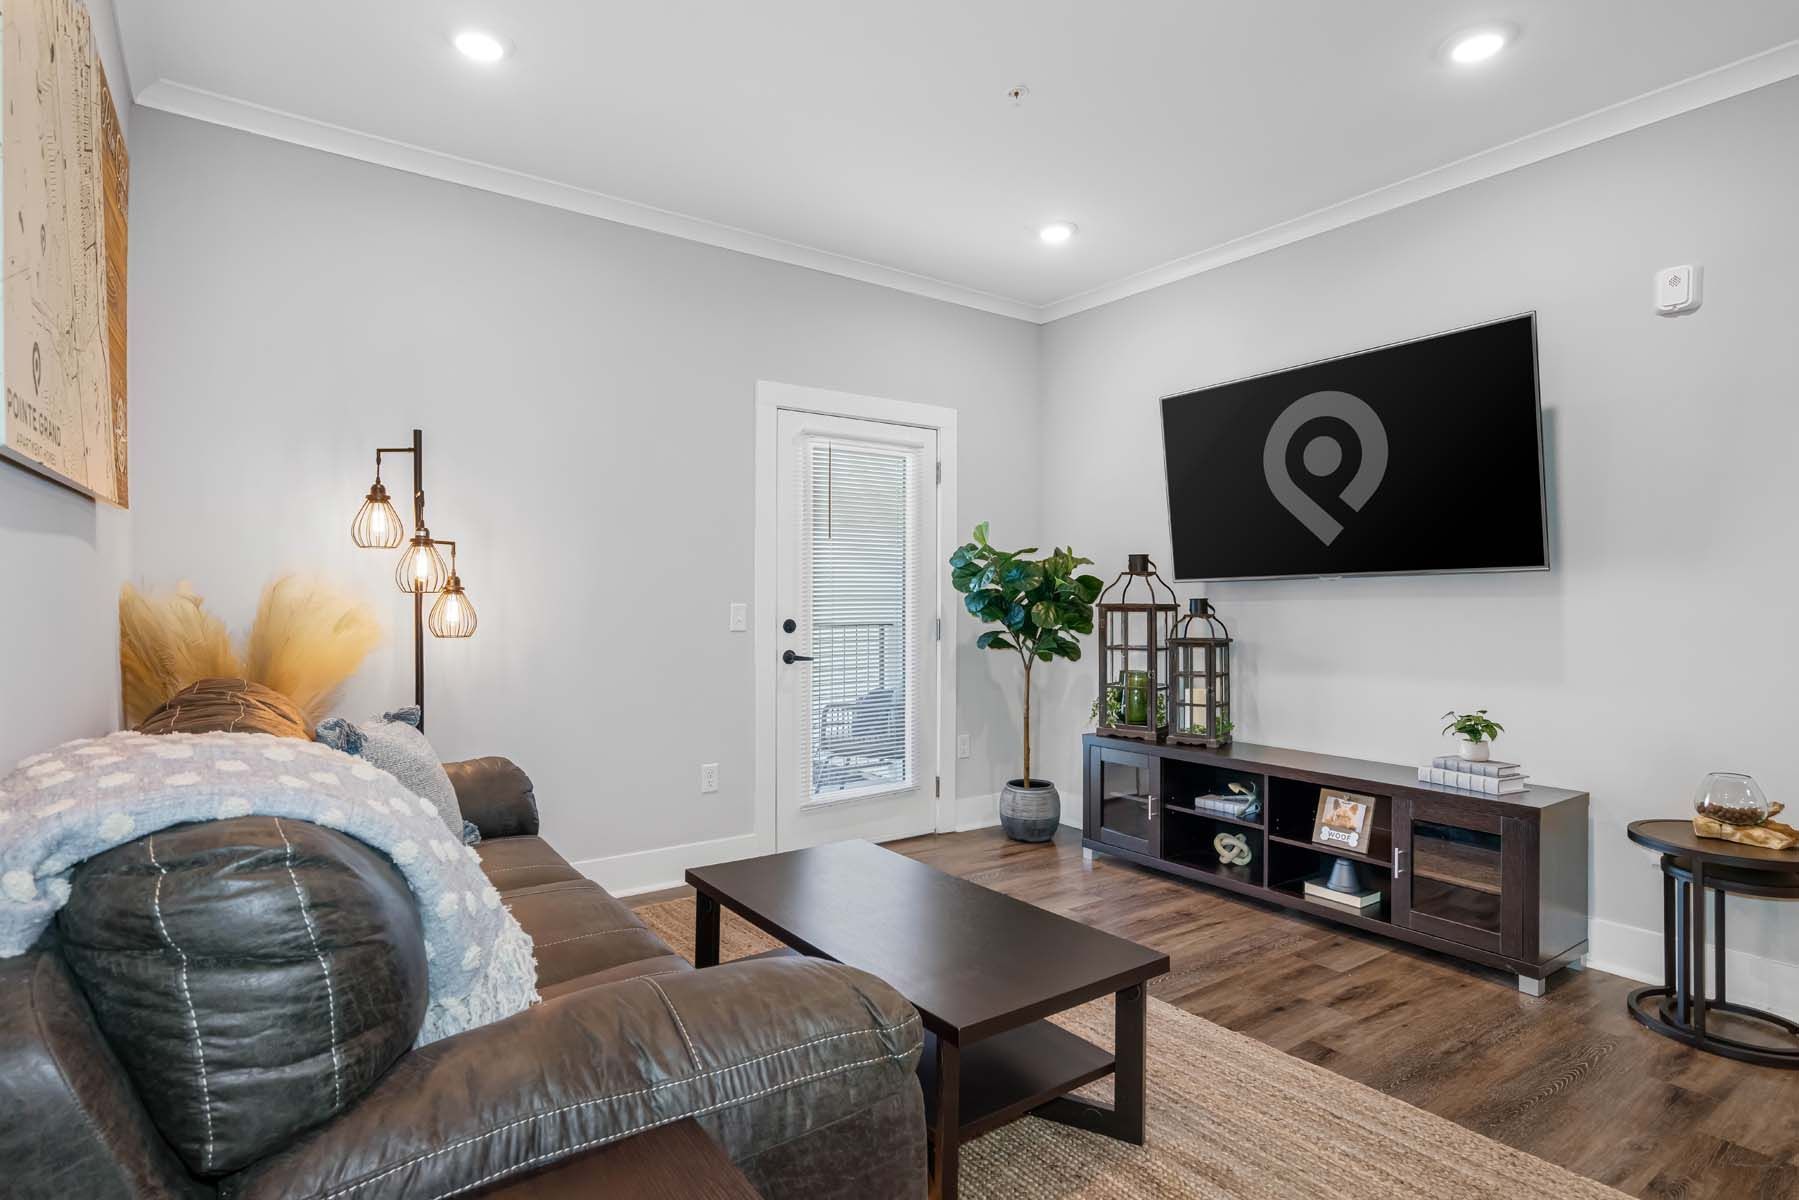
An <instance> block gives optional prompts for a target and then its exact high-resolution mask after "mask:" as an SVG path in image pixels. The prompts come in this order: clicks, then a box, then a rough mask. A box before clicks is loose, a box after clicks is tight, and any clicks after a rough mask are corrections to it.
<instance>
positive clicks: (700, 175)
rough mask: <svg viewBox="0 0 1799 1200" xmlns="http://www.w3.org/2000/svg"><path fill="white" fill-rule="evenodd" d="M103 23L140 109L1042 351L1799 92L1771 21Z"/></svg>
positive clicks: (1035, 13) (1242, 17)
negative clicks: (1459, 48)
mask: <svg viewBox="0 0 1799 1200" xmlns="http://www.w3.org/2000/svg"><path fill="white" fill-rule="evenodd" d="M115 7H116V9H117V11H118V16H119V24H120V30H121V35H122V40H123V43H124V47H125V53H126V61H127V65H128V68H129V71H130V75H131V85H132V88H133V90H134V92H135V94H136V96H137V98H138V100H139V102H140V103H143V104H147V105H151V106H154V107H161V108H167V109H170V110H173V111H178V112H186V113H188V114H189V115H194V116H200V117H203V118H205V119H210V120H216V121H220V122H222V123H225V124H231V125H237V126H240V127H243V128H250V129H255V130H257V131H258V132H264V133H271V134H274V135H276V136H282V137H288V138H291V139H292V140H295V141H300V142H302V143H306V144H311V145H317V146H321V147H323V148H327V149H333V150H336V151H338V152H341V153H349V154H353V155H356V156H358V157H364V158H370V159H373V160H376V161H387V162H391V163H392V164H393V165H396V166H401V167H404V168H406V169H411V170H419V171H423V172H425V173H427V174H435V175H441V176H444V177H447V178H453V179H459V180H461V181H462V182H467V183H472V184H474V185H476V186H484V187H491V188H493V189H494V190H499V191H508V192H512V193H514V194H520V195H527V196H531V197H532V198H535V199H541V200H545V201H547V202H550V203H557V204H562V205H564V206H565V207H572V208H578V209H583V210H586V211H592V212H597V213H599V214H601V215H604V216H608V217H612V218H615V219H620V220H626V221H630V222H631V223H634V224H641V225H647V226H649V227H651V228H661V229H665V230H667V231H669V232H674V233H678V234H682V235H684V236H691V237H697V238H699V239H700V240H704V241H712V242H715V243H718V244H723V245H734V246H736V247H738V248H740V249H747V250H750V251H751V252H754V253H764V254H767V255H769V256H770V257H776V258H784V259H786V260H788V261H797V262H805V263H807V264H808V265H813V266H820V267H823V268H824V269H827V270H836V271H839V272H840V273H843V274H849V275H855V276H857V277H861V278H871V279H875V280H876V281H878V282H884V283H889V284H893V285H895V286H900V287H906V288H908V289H910V290H914V291H920V292H924V293H926V294H933V295H941V296H943V297H945V298H947V299H953V300H957V301H959V302H962V303H969V304H974V305H976V306H978V307H983V308H988V309H992V310H994V311H1000V312H1007V313H1010V314H1012V315H1016V316H1023V317H1026V318H1027V319H1038V320H1041V319H1045V318H1047V317H1053V316H1057V315H1061V314H1062V313H1065V312H1071V311H1078V310H1079V309H1080V308H1082V307H1086V306H1088V305H1089V304H1091V303H1097V302H1099V301H1102V300H1104V299H1108V298H1111V297H1113V296H1116V295H1122V294H1128V293H1129V292H1130V291H1133V290H1140V289H1141V288H1142V287H1143V286H1148V285H1150V284H1153V283H1156V282H1161V281H1163V280H1164V279H1166V278H1173V277H1178V276H1179V275H1182V274H1190V273H1192V271H1193V270H1196V269H1203V268H1204V267H1205V266H1207V265H1209V264H1211V263H1214V262H1217V261H1225V260H1228V259H1229V258H1232V257H1241V256H1242V254H1244V253H1248V252H1253V251H1254V250H1257V249H1261V248H1266V246H1268V245H1272V244H1279V243H1281V242H1283V241H1290V240H1293V238H1294V237H1297V236H1304V235H1305V234H1306V233H1309V232H1316V231H1317V230H1318V229H1320V228H1328V227H1330V226H1332V225H1335V224H1341V223H1343V222H1344V221H1346V220H1351V219H1355V218H1356V217H1359V216H1363V215H1367V214H1368V213H1369V212H1371V211H1379V210H1381V209H1384V208H1390V207H1393V206H1394V205H1395V204H1397V203H1403V202H1406V201H1408V200H1412V199H1417V198H1419V197H1420V196H1422V195H1427V194H1430V193H1431V192H1434V191H1441V190H1443V189H1444V188H1446V187H1450V186H1455V185H1456V184H1458V183H1462V182H1467V181H1468V180H1469V179H1471V178H1478V177H1481V176H1483V175H1487V174H1492V173H1494V172H1495V171H1497V170H1502V169H1506V168H1508V167H1510V166H1516V165H1519V164H1520V163H1521V162H1525V161H1532V160H1534V159H1536V158H1541V157H1544V156H1545V155H1547V154H1549V153H1555V152H1558V151H1560V150H1564V149H1568V148H1570V147H1571V146H1573V145H1578V144H1582V143H1584V142H1586V141H1591V140H1594V139H1595V138H1597V137H1600V136H1605V135H1607V134H1610V133H1615V132H1618V131H1619V130H1621V129H1625V128H1630V127H1633V126H1634V125H1638V124H1642V123H1644V122H1645V121H1648V120H1654V119H1659V118H1660V117H1662V116H1666V115H1670V114H1671V113H1672V112H1676V111H1681V110H1683V109H1685V108H1690V107H1693V106H1695V105H1696V104H1699V103H1705V102H1709V101H1710V100H1715V99H1719V98H1721V97H1722V96H1725V95H1729V94H1734V93H1735V92H1737V91H1741V90H1744V89H1746V88H1747V87H1751V86H1758V85H1760V84H1763V83H1767V82H1771V81H1773V80H1774V79H1778V78H1782V77H1785V76H1787V75H1792V74H1799V3H1794V2H1793V0H1703V2H1696V0H1357V2H1353V3H1352V2H1348V0H1110V2H1107V3H1101V2H1098V0H907V2H905V3H887V4H874V3H860V2H848V3H846V2H844V0H760V2H759V3H742V2H740V0H710V2H706V0H656V2H655V3H652V4H623V3H602V2H599V0H373V2H371V0H304V2H300V0H115ZM1493 20H1502V21H1506V22H1510V23H1513V24H1515V25H1516V26H1518V27H1519V28H1520V30H1521V36H1520V37H1519V38H1518V40H1517V42H1516V43H1515V45H1514V46H1513V47H1512V48H1511V49H1509V50H1508V51H1506V52H1505V53H1504V54H1502V55H1501V56H1500V57H1498V58H1497V59H1494V60H1492V61H1491V62H1489V63H1486V64H1484V65H1482V66H1479V67H1476V68H1455V67H1451V66H1449V65H1447V64H1446V63H1444V62H1443V61H1441V59H1440V57H1439V56H1438V55H1437V53H1436V51H1437V50H1438V48H1439V47H1440V46H1441V44H1442V43H1443V41H1444V40H1445V39H1446V38H1447V37H1449V36H1450V35H1451V34H1452V33H1454V32H1456V31H1458V30H1460V29H1462V28H1465V27H1467V26H1471V25H1475V24H1479V23H1482V22H1486V21H1493ZM469 26H475V27H481V28H486V29H490V30H492V31H494V32H496V33H499V34H502V35H503V36H505V37H507V38H509V39H511V41H512V42H513V43H514V44H515V52H514V53H513V55H512V56H511V57H510V58H508V59H507V60H505V61H504V62H502V63H501V64H499V65H498V66H495V67H485V68H484V67H480V66H476V65H474V64H472V63H470V62H468V61H467V60H465V59H463V58H462V57H461V56H459V55H458V54H457V53H456V52H455V51H454V49H453V48H452V47H451V46H450V44H449V37H450V34H451V33H453V32H454V31H456V30H458V29H461V28H465V27H469ZM1745 59H1753V60H1754V61H1751V62H1743V61H1742V60H1745ZM1731 64H1736V65H1735V66H1732V65H1731ZM1720 68H1725V69H1723V70H1720ZM1700 76H1703V77H1704V78H1700V79H1697V80H1695V77H1700ZM1682 81H1693V82H1688V83H1685V84H1684V85H1683V84H1682ZM1016 83H1025V84H1028V85H1029V87H1030V95H1029V96H1028V97H1027V98H1026V100H1025V101H1024V102H1023V103H1022V104H1020V105H1016V106H1015V105H1013V104H1012V103H1011V102H1010V101H1009V100H1008V99H1007V98H1006V95H1005V93H1006V90H1007V89H1008V88H1009V87H1010V86H1012V85H1013V84H1016ZM1673 85H1681V86H1673ZM1649 93H1657V94H1655V95H1650V96H1648V98H1647V99H1641V100H1638V99H1637V98H1640V97H1645V95H1646V94H1649ZM1633 100H1635V101H1636V103H1633V104H1626V103H1625V102H1627V101H1633ZM1602 110H1603V111H1602ZM1592 114H1597V115H1592ZM294 118H304V119H303V120H296V119H294ZM1580 118H1585V119H1584V120H1577V119H1580ZM1543 131H1549V132H1547V133H1545V132H1543ZM363 135H373V136H363ZM1532 135H1536V136H1532ZM1519 139H1524V140H1523V141H1520V140H1519ZM1495 148H1498V149H1495ZM1471 156H1474V157H1473V158H1472V159H1471ZM491 168H501V169H502V170H492V169H491ZM1369 193H1374V195H1369ZM1051 219H1064V220H1069V221H1073V222H1075V223H1076V224H1078V225H1079V227H1080V233H1079V235H1078V236H1077V237H1076V238H1075V239H1074V240H1073V241H1072V242H1070V243H1068V244H1067V245H1065V246H1062V247H1059V248H1051V247H1046V246H1043V245H1042V244H1040V243H1039V242H1038V240H1037V238H1036V236H1035V229H1036V227H1037V226H1038V225H1039V224H1041V223H1043V222H1045V221H1048V220H1051Z"/></svg>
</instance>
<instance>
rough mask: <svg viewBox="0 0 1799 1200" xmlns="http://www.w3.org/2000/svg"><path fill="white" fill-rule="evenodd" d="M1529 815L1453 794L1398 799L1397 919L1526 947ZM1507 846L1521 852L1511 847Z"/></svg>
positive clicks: (1480, 941) (1510, 948)
mask: <svg viewBox="0 0 1799 1200" xmlns="http://www.w3.org/2000/svg"><path fill="white" fill-rule="evenodd" d="M1528 836H1529V830H1528V828H1527V827H1526V826H1525V824H1524V822H1521V821H1519V820H1516V819H1515V818H1510V817H1501V816H1499V815H1497V814H1495V813H1492V812H1488V811H1485V810H1483V809H1480V808H1476V807H1474V806H1473V805H1470V804H1467V803H1465V802H1458V801H1454V800H1432V799H1425V798H1423V797H1414V798H1411V799H1405V798H1397V797H1396V798H1395V799H1394V801H1393V921H1394V923H1395V924H1404V925H1406V926H1407V927H1408V928H1411V929H1414V930H1417V931H1418V932H1419V933H1428V934H1431V935H1432V936H1434V937H1440V938H1445V939H1447V940H1449V941H1452V942H1459V943H1461V944H1462V945H1464V946H1472V947H1474V948H1476V949H1479V950H1490V951H1493V952H1494V953H1499V954H1506V955H1511V956H1514V957H1515V956H1518V955H1520V954H1521V953H1522V951H1523V947H1524V925H1523V916H1524V906H1523V903H1522V897H1523V893H1524V888H1523V887H1522V883H1523V881H1522V880H1520V879H1517V878H1514V875H1515V874H1516V873H1517V871H1518V868H1517V866H1516V865H1515V864H1516V863H1518V862H1519V861H1521V860H1520V859H1519V858H1518V856H1517V854H1516V853H1515V851H1517V850H1518V849H1521V847H1519V846H1512V847H1508V842H1511V841H1512V840H1514V839H1523V838H1526V837H1528ZM1508 848H1510V849H1512V850H1513V851H1514V853H1512V854H1508V853H1507V850H1508Z"/></svg>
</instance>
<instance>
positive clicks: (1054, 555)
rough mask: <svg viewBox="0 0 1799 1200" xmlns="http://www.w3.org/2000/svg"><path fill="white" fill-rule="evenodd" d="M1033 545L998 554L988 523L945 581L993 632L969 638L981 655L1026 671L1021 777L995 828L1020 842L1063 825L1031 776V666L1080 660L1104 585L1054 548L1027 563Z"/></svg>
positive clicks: (1008, 790)
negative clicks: (1009, 659)
mask: <svg viewBox="0 0 1799 1200" xmlns="http://www.w3.org/2000/svg"><path fill="white" fill-rule="evenodd" d="M1035 553H1037V547H1035V546H1028V547H1026V548H1025V549H1023V550H1001V549H999V548H998V547H996V546H994V545H992V544H990V543H989V542H988V541H987V522H985V521H983V522H981V523H980V524H979V525H976V526H975V527H974V540H973V541H972V542H969V543H967V544H966V545H963V546H959V547H957V549H956V552H955V553H954V554H952V555H950V559H949V565H950V583H951V584H952V585H953V586H954V587H955V589H956V590H957V591H958V592H961V593H962V594H963V595H964V596H965V597H966V598H967V599H966V600H965V601H964V604H965V605H966V607H967V609H968V611H969V613H970V614H971V615H973V616H975V617H977V618H979V619H980V620H982V621H986V622H989V623H991V624H994V625H997V626H999V628H998V629H989V630H987V631H986V632H985V633H983V634H981V636H980V637H978V638H976V639H975V645H977V646H979V647H980V648H981V649H983V650H999V651H1002V652H1007V651H1009V652H1011V653H1013V654H1016V655H1018V662H1019V665H1020V666H1022V667H1023V668H1024V746H1023V749H1024V754H1023V763H1022V768H1021V770H1020V772H1019V777H1018V778H1017V779H1014V780H1012V781H1011V782H1010V783H1008V784H1007V785H1006V787H1005V790H1004V791H1002V792H1001V793H1000V799H999V823H1000V826H1001V828H1003V829H1004V830H1005V831H1006V836H1007V837H1010V838H1013V839H1015V840H1017V841H1021V842H1047V841H1049V840H1050V838H1052V837H1054V836H1055V832H1056V826H1057V825H1058V824H1060V823H1061V819H1062V797H1061V795H1060V793H1058V792H1057V791H1056V785H1055V784H1053V783H1049V782H1046V781H1044V780H1041V779H1034V778H1032V776H1031V668H1032V667H1034V666H1036V665H1037V664H1038V663H1040V662H1053V661H1054V660H1056V659H1058V658H1065V659H1068V660H1069V661H1070V662H1073V661H1076V660H1078V659H1079V658H1080V657H1081V643H1080V642H1079V640H1078V639H1079V637H1080V635H1082V634H1084V633H1092V632H1093V602H1094V601H1095V600H1097V599H1098V598H1099V594H1100V591H1101V590H1102V589H1103V588H1104V587H1105V581H1104V580H1102V579H1100V578H1099V576H1097V575H1077V574H1076V573H1075V572H1076V571H1077V570H1078V569H1079V568H1081V567H1083V566H1085V565H1087V564H1088V563H1090V562H1092V561H1093V560H1092V559H1090V558H1079V557H1076V555H1075V553H1074V551H1072V550H1063V549H1061V548H1059V547H1058V548H1057V549H1056V550H1054V551H1052V552H1051V553H1050V554H1048V555H1045V556H1044V557H1042V558H1032V557H1030V556H1031V555H1033V554H1035Z"/></svg>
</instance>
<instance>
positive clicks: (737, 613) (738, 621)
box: [729, 604, 750, 633]
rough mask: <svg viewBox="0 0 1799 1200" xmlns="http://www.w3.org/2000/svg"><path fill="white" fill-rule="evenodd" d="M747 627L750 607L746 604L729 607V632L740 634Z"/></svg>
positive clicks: (748, 625)
mask: <svg viewBox="0 0 1799 1200" xmlns="http://www.w3.org/2000/svg"><path fill="white" fill-rule="evenodd" d="M749 627H750V606H749V605H747V604H733V605H732V606H731V623H730V626H729V628H730V630H731V632H732V633H742V632H743V631H744V630H746V629H748V628H749Z"/></svg>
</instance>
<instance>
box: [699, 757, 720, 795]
mask: <svg viewBox="0 0 1799 1200" xmlns="http://www.w3.org/2000/svg"><path fill="white" fill-rule="evenodd" d="M717 790H718V764H717V763H701V764H700V791H702V792H716V791H717Z"/></svg>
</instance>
